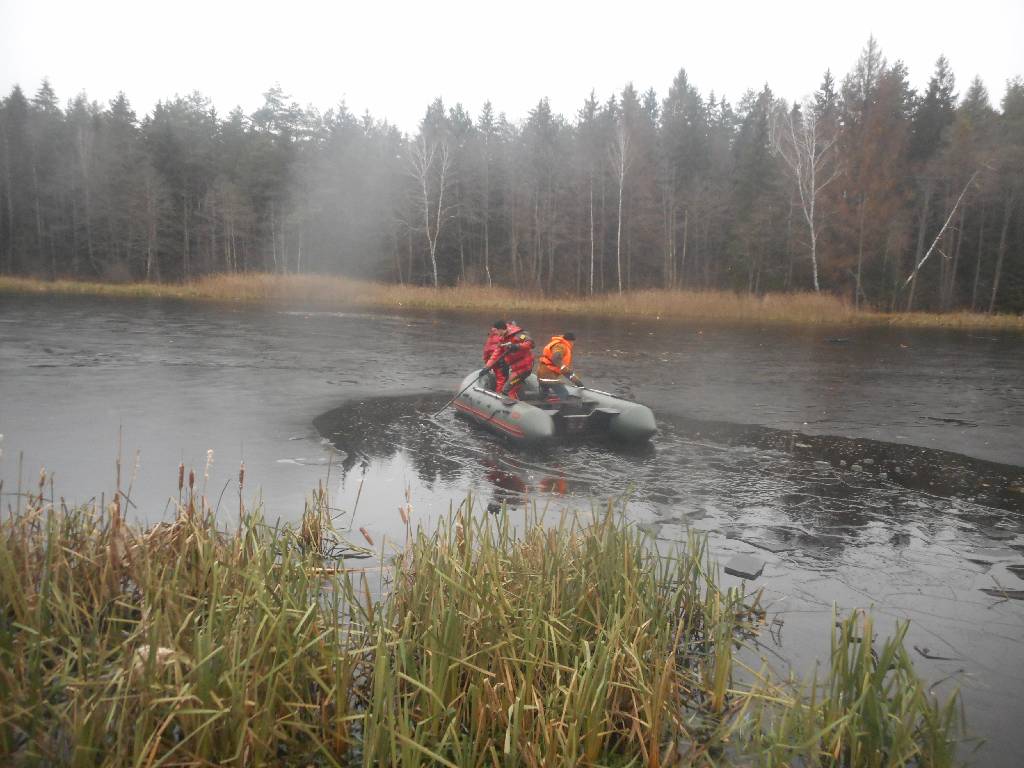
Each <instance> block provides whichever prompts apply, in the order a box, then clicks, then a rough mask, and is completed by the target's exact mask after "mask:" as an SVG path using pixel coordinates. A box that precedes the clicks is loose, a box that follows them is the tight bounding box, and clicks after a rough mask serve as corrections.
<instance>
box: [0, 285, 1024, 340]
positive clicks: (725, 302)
mask: <svg viewBox="0 0 1024 768" xmlns="http://www.w3.org/2000/svg"><path fill="white" fill-rule="evenodd" d="M0 293H20V294H74V295H89V296H111V297H129V298H173V299H191V300H203V301H216V302H229V303H245V304H281V305H288V306H301V307H310V308H316V309H337V308H342V307H365V308H374V307H376V308H385V309H391V310H423V311H478V312H484V311H486V312H494V311H495V310H496V309H497V310H499V311H500V312H503V313H505V314H536V315H575V316H592V317H623V318H645V319H658V320H680V321H693V322H700V323H718V324H729V323H736V324H753V325H757V324H771V325H820V326H849V325H859V326H886V325H887V326H896V327H917V328H965V329H988V330H1007V331H1024V316H1021V315H1010V314H995V315H987V314H981V313H972V312H949V313H944V314H937V313H928V312H912V313H908V312H903V313H886V312H877V311H874V310H864V309H860V310H859V309H856V308H854V307H853V306H852V305H851V304H850V303H849V302H847V301H845V300H843V299H841V298H839V297H837V296H834V295H831V294H815V293H776V294H766V295H764V296H752V295H748V294H740V293H734V292H731V291H692V290H641V291H631V292H628V293H624V294H621V295H618V294H602V295H599V296H593V297H586V296H584V297H577V296H561V297H559V296H544V295H541V294H539V293H527V292H522V291H512V290H509V289H507V288H487V287H485V286H478V285H458V286H454V287H447V288H440V289H434V288H429V287H424V286H410V285H396V284H391V283H379V282H371V281H363V280H354V279H351V278H345V277H334V276H326V275H272V274H266V273H247V274H234V275H229V274H224V275H211V276H209V277H204V278H201V279H199V280H195V281H192V282H188V283H95V282H81V281H74V280H54V281H45V280H38V279H33V278H19V277H0Z"/></svg>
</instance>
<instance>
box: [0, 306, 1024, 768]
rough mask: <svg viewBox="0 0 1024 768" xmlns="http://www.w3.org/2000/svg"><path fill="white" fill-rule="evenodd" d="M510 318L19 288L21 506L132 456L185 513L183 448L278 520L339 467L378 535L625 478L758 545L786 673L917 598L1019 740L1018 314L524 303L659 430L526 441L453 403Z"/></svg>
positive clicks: (142, 508)
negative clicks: (855, 619) (815, 319)
mask: <svg viewBox="0 0 1024 768" xmlns="http://www.w3.org/2000/svg"><path fill="white" fill-rule="evenodd" d="M495 314H499V313H498V312H496V313H495ZM491 319H492V318H491V317H489V316H488V317H480V316H471V315H455V316H453V315H445V316H430V315H422V314H420V315H411V314H410V315H394V314H379V313H366V312H332V313H325V312H312V311H309V312H307V311H302V310H301V309H300V310H295V309H290V310H273V309H255V308H237V307H230V306H213V305H209V304H190V303H186V302H159V301H117V302H110V301H100V300H95V299H82V298H52V297H48V298H32V297H25V298H22V297H9V296H0V434H2V435H3V439H2V442H0V448H2V450H3V453H2V455H0V479H2V481H3V488H2V492H3V494H4V496H3V504H4V506H5V507H6V505H7V504H8V503H10V502H11V500H12V496H11V495H10V494H11V492H12V491H15V490H16V489H17V487H18V485H19V483H20V484H21V485H22V486H27V485H31V484H34V483H35V482H36V481H37V478H38V476H39V470H40V468H41V467H45V468H46V469H47V471H48V472H49V473H52V475H53V478H54V484H55V488H56V491H57V493H58V495H63V496H64V497H66V498H67V499H68V500H69V501H71V500H74V501H84V500H87V499H89V498H91V497H93V496H98V495H99V494H100V493H102V492H106V493H107V494H109V492H110V491H111V490H113V489H114V488H115V483H116V469H115V462H116V459H117V458H118V455H119V454H120V456H121V485H122V487H123V488H127V487H128V486H129V485H130V486H131V498H132V500H133V506H131V508H130V512H129V514H130V515H131V516H133V517H135V518H137V519H139V520H141V521H145V522H152V521H155V520H158V519H160V518H162V517H166V516H169V515H171V514H172V509H173V507H172V505H171V504H170V503H169V501H168V500H169V499H170V498H171V497H176V496H177V487H176V477H177V467H178V463H179V462H184V463H185V464H186V466H187V467H194V468H195V469H196V473H197V475H198V476H199V482H200V483H201V484H203V485H205V487H206V495H207V496H208V497H209V498H210V499H211V501H212V502H213V503H218V502H220V503H221V504H222V505H223V508H224V509H225V514H230V510H234V509H237V482H236V481H237V476H238V469H239V464H240V462H242V461H244V462H245V465H246V477H247V487H246V489H245V491H244V495H245V497H246V499H247V500H248V501H252V500H253V499H254V498H255V497H257V496H258V495H259V496H261V497H262V501H263V503H264V505H265V507H266V512H267V514H268V516H270V517H271V518H274V517H280V518H283V519H294V518H296V517H297V516H298V515H299V514H300V513H301V510H302V503H303V500H304V498H305V496H306V494H307V493H308V492H309V491H310V490H311V489H312V488H313V487H315V486H316V484H317V483H318V482H319V481H321V480H324V481H325V482H327V483H328V486H329V489H330V491H331V493H332V497H333V504H334V506H335V507H337V508H338V510H339V519H338V524H339V525H341V526H342V527H343V528H351V529H353V530H354V529H355V528H358V527H360V526H362V527H365V528H367V529H368V530H369V531H370V532H371V534H372V535H373V536H374V537H375V540H376V541H377V542H378V544H380V542H381V540H382V539H384V540H391V541H394V540H397V539H398V537H399V536H400V532H401V530H402V526H401V521H400V519H399V516H398V513H397V507H398V506H399V505H400V504H404V503H407V502H411V503H412V505H413V508H414V522H420V523H423V524H424V525H430V524H431V523H432V521H433V520H434V519H435V518H436V517H438V516H440V515H444V514H446V513H447V511H448V509H449V507H450V505H451V504H452V503H456V504H457V503H459V502H460V501H461V500H462V499H463V498H464V497H465V496H466V495H467V494H471V495H472V497H473V499H474V509H475V510H476V511H477V513H478V514H488V512H487V510H488V509H496V508H499V507H501V506H502V505H505V506H508V507H511V508H512V509H517V508H520V507H522V506H524V505H526V504H537V505H539V506H540V507H541V508H542V509H546V510H547V513H548V514H552V515H554V514H558V513H560V512H561V511H563V510H582V511H584V512H587V511H589V510H591V509H595V508H596V509H601V508H603V507H604V506H605V505H606V504H607V502H608V500H609V499H610V498H612V499H614V500H616V502H617V503H622V504H625V505H626V509H627V510H628V515H629V516H630V518H631V519H632V520H634V521H635V522H636V523H637V524H638V525H640V526H643V527H644V528H645V529H647V530H648V531H650V532H651V534H652V535H653V536H654V537H656V540H657V541H658V543H659V546H663V547H665V548H671V547H672V546H675V545H676V544H678V543H680V542H685V540H686V536H687V531H688V529H699V530H701V531H705V532H707V534H708V536H709V542H710V547H711V550H712V552H713V554H714V555H715V556H716V557H717V558H719V559H720V561H721V562H723V563H724V562H726V561H727V560H728V559H729V558H730V557H732V556H733V555H735V554H741V553H742V554H749V555H752V556H754V557H756V558H758V559H760V560H763V561H764V562H765V569H764V572H763V574H762V575H761V577H760V578H758V579H757V580H756V581H754V582H752V584H751V586H753V587H760V588H763V589H764V601H765V603H766V605H767V607H768V610H769V620H770V621H771V622H773V626H772V631H771V632H766V633H765V634H764V636H763V638H762V645H761V648H760V649H759V651H760V652H761V653H762V654H763V655H764V657H765V658H766V659H767V660H768V662H769V663H770V664H771V665H772V666H773V667H775V669H776V670H777V671H779V672H781V673H785V672H786V671H787V670H788V669H789V668H790V667H792V668H793V669H795V670H797V671H799V672H801V673H803V674H806V673H807V672H808V671H809V670H811V669H813V663H814V659H816V658H817V659H823V658H825V655H826V653H827V649H828V632H829V627H830V626H831V623H832V614H833V611H835V612H837V613H838V614H840V615H847V614H848V613H849V612H850V611H852V610H855V609H857V608H870V609H872V610H873V611H874V614H875V616H876V617H877V620H878V626H879V631H880V632H888V631H890V630H891V629H892V627H893V625H894V622H895V621H896V620H897V619H904V618H907V619H910V620H911V622H912V623H911V628H910V632H909V634H908V641H907V642H908V647H910V648H911V653H912V655H913V657H914V659H915V663H916V666H917V669H918V671H919V672H920V673H921V674H922V675H923V676H924V677H925V678H926V679H928V680H929V681H931V682H932V683H934V684H935V690H936V692H938V693H943V694H945V693H949V692H950V691H951V690H953V688H954V687H959V688H960V689H961V690H962V692H963V695H964V700H965V704H966V708H967V715H968V720H969V726H970V728H971V730H972V732H973V733H974V734H976V735H978V736H981V737H983V738H985V739H986V743H985V745H983V746H982V747H981V748H980V751H979V752H978V753H977V754H976V755H974V756H973V757H971V762H973V763H975V764H978V765H1005V766H1011V765H1012V766H1015V765H1019V764H1020V763H1019V756H1020V754H1021V752H1022V749H1024V732H1022V731H1021V729H1020V727H1019V724H1020V722H1022V721H1024V697H1021V695H1020V692H1021V690H1022V689H1024V602H1022V601H1019V600H1006V599H1001V598H998V597H992V596H990V595H989V594H986V593H984V592H982V591H981V590H982V589H983V588H990V589H991V588H997V589H1000V588H1005V589H1007V590H1021V589H1024V338H1022V337H1021V336H1019V335H1000V334H994V333H987V332H982V333H967V332H949V331H923V330H892V329H871V330H864V329H856V330H848V331H844V330H836V329H828V330H822V329H778V328H766V329H757V328H749V327H744V328H724V327H721V326H707V327H703V326H700V325H695V324H683V325H680V324H669V323H665V322H658V321H650V322H625V321H608V320H600V321H596V320H577V321H566V320H564V319H550V318H549V319H545V318H540V317H520V318H516V319H517V320H519V321H520V322H521V323H522V324H523V325H524V326H525V327H527V328H528V329H529V330H530V331H531V332H532V333H533V334H534V336H535V337H536V338H537V339H538V340H543V339H546V337H547V336H548V335H549V334H551V333H553V332H556V331H562V330H573V331H575V332H576V334H577V336H578V338H579V341H578V342H577V352H576V357H577V360H578V363H577V367H578V370H579V371H580V373H581V375H582V376H583V377H584V379H585V380H586V382H587V383H588V384H593V385H594V386H596V387H599V388H601V389H605V390H608V391H613V392H618V393H620V394H622V395H624V396H627V397H632V398H635V399H637V400H639V401H641V402H643V403H645V404H647V405H649V406H650V407H651V408H652V409H653V410H654V412H655V415H656V417H657V419H658V423H659V428H660V429H659V433H658V435H657V436H656V437H655V438H654V439H653V440H652V441H651V443H650V445H647V446H642V447H639V448H631V449H626V448H621V447H615V446H610V445H606V444H601V443H593V442H574V443H569V444H563V445H557V446H553V447H551V448H548V449H545V450H533V449H531V450H526V449H520V448H515V447H513V446H510V445H508V444H507V443H505V442H503V441H502V440H501V439H500V438H498V437H495V436H492V435H490V434H488V433H485V432H482V431H480V430H478V429H477V428H476V427H475V426H474V425H472V424H470V423H467V422H465V421H463V420H462V419H460V418H459V417H457V416H455V415H454V413H453V412H452V410H451V409H448V410H446V411H444V412H442V413H441V414H440V415H438V416H433V415H432V414H433V413H434V412H435V411H437V410H438V409H439V408H440V407H441V406H442V405H443V404H444V403H445V401H446V400H447V399H448V398H449V397H451V395H452V394H454V386H455V384H456V383H457V382H458V381H459V380H460V379H461V377H462V375H463V374H464V373H465V372H466V371H468V370H471V369H472V368H474V367H478V366H479V364H480V359H479V350H480V347H481V345H482V343H483V339H484V336H485V335H486V330H487V326H488V325H489V321H490V320H491ZM209 450H212V451H213V453H212V457H213V460H212V464H211V465H209V467H207V460H208V451H209ZM723 580H724V582H725V583H726V584H731V583H735V582H736V579H735V578H734V577H731V576H723Z"/></svg>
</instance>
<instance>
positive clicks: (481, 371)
mask: <svg viewBox="0 0 1024 768" xmlns="http://www.w3.org/2000/svg"><path fill="white" fill-rule="evenodd" d="M502 357H504V355H502ZM500 361H501V357H499V358H498V360H497V361H496V362H495V364H494V365H497V364H498V362H500ZM493 368H494V366H493V365H487V366H484V367H483V368H482V369H481V370H480V371H479V372H478V373H477V375H476V378H475V379H473V380H472V381H470V382H469V384H467V385H466V386H465V387H463V388H462V389H460V390H459V392H458V393H457V394H456V395H455V397H453V398H452V399H451V400H449V401H448V402H447V403H445V404H444V405H442V406H441V408H440V410H439V411H438V412H437V413H435V414H433V415H432V416H431V417H430V418H432V419H433V418H436V417H437V416H440V415H441V414H442V413H443V412H444V409H445V408H447V407H448V406H449V405H451V404H452V403H454V402H455V401H456V400H458V399H459V398H460V397H461V396H462V394H463V393H464V392H465V391H466V390H467V389H469V388H470V387H472V386H473V385H474V384H476V383H477V382H478V381H480V376H481V375H482V374H483V372H484V371H490V370H492V369H493Z"/></svg>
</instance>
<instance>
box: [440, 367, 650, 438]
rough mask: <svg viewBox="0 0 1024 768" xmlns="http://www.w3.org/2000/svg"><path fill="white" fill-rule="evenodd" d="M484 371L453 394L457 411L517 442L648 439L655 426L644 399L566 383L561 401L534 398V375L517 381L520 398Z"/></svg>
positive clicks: (537, 391) (536, 390) (536, 386)
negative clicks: (505, 392)
mask: <svg viewBox="0 0 1024 768" xmlns="http://www.w3.org/2000/svg"><path fill="white" fill-rule="evenodd" d="M491 387H493V382H492V380H491V376H490V374H487V375H485V376H480V375H479V373H476V372H475V373H471V374H470V375H469V376H467V377H466V378H464V379H463V380H462V383H461V384H460V385H459V389H460V390H462V389H464V390H465V391H464V392H463V393H462V394H461V395H459V396H458V397H457V398H456V399H455V403H454V405H455V408H456V409H457V411H458V412H459V413H460V414H462V415H463V416H465V417H466V418H468V419H470V420H471V421H475V422H476V423H477V424H480V425H481V426H483V427H486V428H487V429H489V430H491V431H492V432H496V433H497V434H500V435H504V436H505V437H507V438H509V439H511V440H513V441H515V442H523V443H533V442H546V441H551V440H555V439H556V438H559V437H568V436H574V435H604V436H607V437H610V438H612V439H613V440H618V441H622V442H638V441H642V440H648V439H649V438H650V437H651V436H652V435H654V433H655V432H656V431H657V429H658V428H657V425H656V424H655V422H654V414H653V413H651V409H650V408H648V407H647V406H646V405H641V404H640V403H634V402H632V401H630V400H623V399H622V398H619V397H615V395H612V394H610V393H608V392H602V391H600V390H597V389H590V388H588V387H574V386H572V385H566V389H568V390H569V399H568V400H567V401H566V402H565V403H548V402H544V401H543V400H542V399H541V398H540V387H539V384H538V382H537V377H536V376H535V375H533V374H531V375H530V376H529V377H528V378H527V379H526V381H525V382H524V383H523V391H522V394H521V397H522V398H523V399H522V400H512V399H510V398H507V397H503V396H501V395H499V394H497V393H496V392H494V391H493V390H492V389H491Z"/></svg>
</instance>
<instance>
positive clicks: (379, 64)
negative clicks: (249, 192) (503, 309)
mask: <svg viewBox="0 0 1024 768" xmlns="http://www.w3.org/2000/svg"><path fill="white" fill-rule="evenodd" d="M869 34H874V35H875V37H876V38H877V39H878V41H879V43H880V44H881V46H882V50H883V52H884V53H885V55H886V56H887V57H888V58H889V59H890V60H894V59H897V58H902V59H903V60H904V61H905V62H906V64H907V66H908V67H909V70H910V76H911V81H912V84H913V85H914V86H915V87H918V88H921V87H922V86H923V85H924V84H925V83H926V82H927V80H928V77H929V75H930V74H931V72H932V69H933V66H934V63H935V59H936V58H937V57H938V56H939V54H941V53H945V54H946V56H947V57H948V58H949V59H950V61H951V63H952V66H953V70H954V72H955V73H956V76H957V83H958V86H959V90H960V91H961V92H963V90H964V89H965V88H966V86H967V83H968V82H969V81H970V79H971V78H972V77H974V75H980V76H981V77H982V79H983V80H984V81H985V84H986V85H987V86H988V88H989V92H990V93H991V94H992V98H993V101H994V102H995V103H996V104H998V101H999V99H1000V98H1001V96H1002V93H1003V91H1004V89H1005V83H1006V80H1007V78H1010V77H1013V76H1015V75H1022V74H1024V42H1022V40H1024V0H960V2H948V1H947V0H932V1H931V2H920V1H918V0H913V1H912V2H904V1H902V0H885V1H884V2H878V1H876V0H848V1H847V2H842V3H836V2H827V0H818V1H817V2H813V1H812V2H786V1H785V0H762V1H761V2H745V1H736V0H733V1H732V2H710V1H708V2H701V3H693V2H684V1H683V0H674V1H673V0H666V1H664V2H660V3H659V2H648V1H647V0H629V1H628V2H627V1H624V0H618V2H607V3H605V2H596V1H594V0H592V1H591V2H576V0H572V1H571V2H556V0H549V2H533V0H514V1H511V2H500V3H495V2H487V0H475V2H474V1H466V2H463V1H462V0H459V1H458V2H451V1H447V2H446V1H445V0H433V1H430V0H423V1H422V2H404V1H403V2H398V1H395V0H392V1H391V2H360V3H351V2H342V1H340V0H339V1H336V2H321V3H316V2H309V1H308V0H292V1H291V2H281V1H280V0H278V1H277V2H264V0H247V1H246V2H242V1H240V0H204V1H203V0H168V1H167V2H159V3H158V2H152V0H0V93H2V94H4V95H6V94H7V93H8V92H9V91H10V88H11V86H12V85H14V84H15V83H19V84H20V85H21V86H22V87H23V88H24V89H25V90H26V91H27V92H28V93H29V94H31V93H33V92H34V91H35V90H36V88H37V87H38V85H39V82H40V81H41V80H42V78H43V77H44V76H46V77H49V78H50V80H51V82H52V84H53V86H54V88H55V89H56V91H57V95H58V96H59V97H60V99H61V101H62V102H63V101H65V100H67V99H68V98H69V97H71V96H73V95H74V94H76V93H78V92H79V91H82V90H84V91H86V92H87V93H88V95H89V97H90V98H92V99H95V100H98V101H100V102H104V103H105V102H107V101H108V100H109V99H111V98H112V97H113V96H114V95H116V93H117V91H119V90H123V91H125V93H126V94H127V95H128V97H129V99H130V100H131V102H132V104H133V105H134V106H135V109H136V111H137V112H138V113H139V114H140V116H141V114H143V113H145V112H148V111H149V110H150V109H152V106H153V104H154V103H155V102H156V101H157V100H159V99H166V98H169V97H173V96H174V95H175V94H185V93H188V92H190V91H192V90H199V91H201V92H202V93H204V94H205V95H207V96H209V97H210V98H211V99H212V100H213V102H214V104H215V105H216V106H217V108H218V110H219V111H220V112H221V113H226V112H228V111H229V110H230V109H231V108H233V107H234V106H236V105H241V106H242V107H243V109H245V110H246V111H247V112H251V111H252V110H254V109H255V108H257V107H258V106H259V105H260V104H261V103H262V96H261V94H262V93H263V92H264V91H266V90H267V88H268V87H269V86H271V85H273V84H274V83H275V82H279V83H280V84H281V86H282V87H283V88H284V90H285V92H286V93H289V94H291V96H292V97H293V98H294V99H295V100H296V101H298V102H300V103H301V104H303V105H306V104H312V105H314V106H316V107H318V108H320V109H321V110H326V109H327V108H328V107H331V106H333V105H335V104H337V103H338V102H339V101H340V100H342V99H344V100H345V101H346V103H347V104H348V106H349V109H351V110H352V111H353V112H355V113H357V114H361V113H362V112H364V111H365V110H369V111H370V113H371V114H373V115H374V117H377V118H384V117H386V118H388V119H389V120H390V121H391V122H393V123H395V124H397V125H398V126H399V127H400V128H402V129H404V130H415V127H416V124H417V122H418V120H419V118H420V117H421V116H422V114H423V112H424V110H425V108H426V105H427V104H428V102H430V101H431V100H432V99H433V98H435V97H437V96H442V97H443V98H444V100H445V102H446V103H454V102H456V101H461V102H462V103H463V104H464V105H465V106H466V107H467V108H468V109H469V110H470V111H471V112H472V113H473V114H474V115H476V114H477V113H478V112H479V109H480V107H481V105H482V104H483V102H484V101H485V100H486V99H488V98H489V99H490V100H491V101H492V102H493V103H494V106H495V109H496V110H498V111H504V112H506V113H507V114H508V116H509V117H510V118H512V119H519V118H522V117H525V115H526V113H527V111H528V110H529V109H530V107H531V106H533V105H534V104H536V102H537V101H538V100H539V99H540V98H541V97H542V96H548V97H549V98H550V99H551V104H552V107H553V108H554V109H555V110H556V111H558V112H561V113H563V114H565V115H566V116H572V115H573V114H574V113H575V111H576V110H577V109H578V108H579V106H580V104H581V103H582V102H583V99H584V98H585V97H586V95H587V94H588V93H589V92H590V90H591V89H595V90H596V91H597V93H598V96H599V97H601V98H602V99H603V98H607V96H608V95H610V94H611V93H613V92H617V91H620V90H621V88H622V86H623V85H624V84H625V83H626V82H629V81H632V82H633V83H634V84H635V85H636V87H637V88H638V89H640V90H646V89H647V88H648V87H654V89H655V90H656V91H657V92H658V95H659V97H663V96H664V95H665V94H666V92H667V91H668V87H669V84H670V83H671V82H672V78H673V77H674V75H675V73H676V72H677V71H678V70H679V69H680V67H685V68H686V70H687V72H688V73H689V74H690V79H691V82H693V83H695V84H696V85H697V87H698V88H699V89H700V90H701V92H702V93H704V94H705V95H706V94H707V93H708V92H709V91H711V90H712V89H713V90H714V91H715V92H716V93H718V94H722V93H724V94H726V96H727V97H728V98H729V99H730V100H731V101H733V102H734V103H735V101H737V100H738V98H739V96H740V95H741V94H742V92H743V91H744V90H746V89H747V88H759V87H760V86H761V85H763V84H764V83H765V82H768V84H769V85H771V87H772V89H773V90H774V91H775V93H776V94H777V95H780V96H784V97H786V98H789V99H793V98H799V97H801V96H803V95H805V94H807V93H809V92H811V91H813V90H814V88H815V87H816V86H817V85H818V83H819V82H820V80H821V75H822V73H823V72H824V71H825V69H826V68H829V67H830V68H831V69H832V71H833V74H835V75H836V78H837V80H838V79H841V77H842V75H844V74H845V73H846V72H848V71H849V70H850V68H851V67H852V65H853V63H854V62H855V61H856V59H857V56H858V54H859V52H860V50H861V48H862V47H863V45H864V43H865V41H866V40H867V38H868V35H869Z"/></svg>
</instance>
